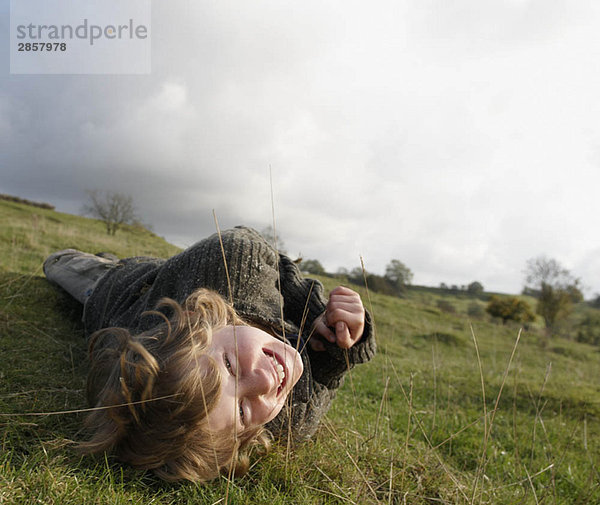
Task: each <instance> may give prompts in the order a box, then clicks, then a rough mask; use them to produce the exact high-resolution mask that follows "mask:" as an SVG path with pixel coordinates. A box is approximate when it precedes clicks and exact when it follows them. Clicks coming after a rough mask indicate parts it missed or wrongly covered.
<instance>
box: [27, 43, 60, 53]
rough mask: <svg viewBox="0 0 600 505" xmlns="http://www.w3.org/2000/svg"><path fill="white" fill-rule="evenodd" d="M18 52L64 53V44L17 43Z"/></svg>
mask: <svg viewBox="0 0 600 505" xmlns="http://www.w3.org/2000/svg"><path fill="white" fill-rule="evenodd" d="M17 50H18V51H28V52H29V51H34V52H35V51H46V52H50V51H66V50H67V43H66V42H19V44H18V49H17Z"/></svg>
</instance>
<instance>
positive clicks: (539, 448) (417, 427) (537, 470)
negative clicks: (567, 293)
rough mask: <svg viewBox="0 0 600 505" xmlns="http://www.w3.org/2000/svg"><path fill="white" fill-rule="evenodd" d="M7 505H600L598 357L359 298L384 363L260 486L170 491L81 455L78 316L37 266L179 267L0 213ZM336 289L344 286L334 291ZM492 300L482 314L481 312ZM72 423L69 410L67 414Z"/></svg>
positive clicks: (243, 482)
mask: <svg viewBox="0 0 600 505" xmlns="http://www.w3.org/2000/svg"><path fill="white" fill-rule="evenodd" d="M0 219H1V223H2V224H1V225H0V252H1V256H0V442H1V444H2V445H1V449H0V504H2V505H4V504H34V503H35V504H61V505H62V504H77V505H81V504H88V503H90V504H92V503H93V504H101V503H102V504H104V503H106V504H126V503H127V504H130V503H144V504H150V503H152V504H171V503H172V504H192V503H194V504H196V503H202V504H204V503H206V504H213V503H214V504H216V503H223V504H225V503H231V504H238V503H246V504H254V503H270V504H273V505H275V504H284V503H302V504H324V503H327V504H328V503H332V504H333V503H356V504H365V503H367V504H368V503H397V504H404V503H406V504H425V503H427V504H440V503H452V504H454V503H457V504H463V503H464V504H467V503H468V504H505V503H506V504H509V503H510V504H512V503H523V504H535V503H544V504H594V503H600V444H599V442H600V381H599V376H600V352H599V351H600V348H598V347H592V346H588V345H584V344H578V343H575V342H573V341H571V340H566V339H562V338H558V337H553V338H547V337H546V336H545V334H544V332H543V331H542V329H541V328H540V327H539V325H536V324H534V325H532V326H531V328H529V329H527V330H521V329H520V328H519V327H518V326H510V325H506V326H503V325H501V324H497V323H494V322H492V321H489V320H487V319H485V318H482V319H475V320H472V321H470V320H469V318H468V317H467V315H466V308H467V306H468V305H469V304H470V303H472V300H467V299H461V298H453V297H452V296H450V295H447V296H446V297H445V299H446V300H447V301H450V302H452V303H453V304H454V305H455V306H456V309H457V310H456V313H454V314H452V313H448V312H445V311H443V310H440V308H438V306H437V301H438V300H439V299H440V298H441V295H437V294H435V293H434V292H433V291H432V292H428V291H426V290H414V291H409V294H408V296H407V297H406V298H404V299H400V298H394V297H388V296H382V295H377V294H375V293H368V292H367V291H366V289H364V288H361V290H360V291H361V295H362V296H363V300H364V302H365V305H366V307H367V308H368V309H369V310H371V312H372V314H373V316H374V320H375V323H376V329H377V340H378V347H379V352H378V355H377V356H376V358H375V359H374V360H373V361H372V362H371V363H370V364H368V365H365V366H361V367H359V368H357V369H355V370H353V371H352V373H351V375H350V376H349V377H348V378H347V379H346V382H345V385H344V387H343V388H342V389H341V390H340V393H339V394H338V398H337V400H336V402H335V403H334V406H333V408H332V410H331V411H330V413H329V414H328V416H327V418H326V420H325V422H324V423H323V424H322V426H321V428H320V431H319V432H318V434H317V436H316V437H315V438H314V439H313V440H312V441H311V442H308V443H306V444H304V445H303V446H300V447H298V448H296V449H295V450H293V451H291V450H289V449H288V448H287V447H285V446H277V447H275V448H274V450H273V451H272V452H271V453H270V454H268V455H266V456H264V457H262V458H261V459H259V460H257V461H256V463H255V464H254V466H253V467H252V469H251V471H250V472H249V474H248V475H246V476H244V477H242V478H239V479H235V480H233V481H228V480H227V479H225V478H222V479H220V480H218V481H216V482H213V483H210V484H208V485H197V484H192V483H179V484H166V483H163V482H161V481H159V480H158V479H156V478H155V477H154V476H153V475H152V474H149V473H144V472H140V471H137V470H134V469H132V468H129V467H126V466H122V465H120V464H118V463H116V462H114V461H112V460H111V458H109V457H101V458H96V459H93V458H81V457H79V456H78V455H77V453H75V452H74V451H73V449H72V447H71V444H70V441H71V440H77V439H78V438H79V437H81V432H80V429H81V428H80V427H81V423H82V419H83V413H82V412H77V411H79V410H81V409H84V408H86V406H87V405H86V403H85V398H84V396H85V395H84V384H85V374H86V366H87V363H86V359H87V358H86V349H85V345H84V341H83V336H82V335H83V332H82V327H81V323H80V321H79V319H80V316H81V309H80V308H79V307H78V306H77V304H76V303H74V302H73V301H71V300H70V299H69V297H68V295H66V294H64V293H62V292H60V291H59V290H57V289H56V288H54V287H52V286H50V285H49V284H48V283H47V282H46V280H45V279H44V277H43V274H42V270H41V265H42V261H43V259H44V257H45V256H46V255H48V254H49V253H50V252H52V251H54V250H58V249H63V248H67V247H75V248H79V249H82V250H89V251H92V252H98V251H108V252H111V253H114V254H117V255H118V256H132V255H144V254H145V255H154V256H162V257H167V256H169V255H171V254H173V253H175V252H176V251H177V248H176V247H174V246H171V245H169V244H167V243H166V242H165V241H164V240H163V239H161V238H160V237H157V236H156V235H154V234H152V233H150V232H148V231H147V230H144V229H143V228H139V227H138V228H135V227H129V228H127V229H125V230H123V231H119V232H118V233H117V235H116V236H114V237H112V236H110V237H109V236H108V235H106V233H105V231H104V228H103V225H102V224H101V223H99V222H97V221H94V220H90V219H86V218H82V217H78V216H72V215H67V214H61V213H58V212H54V211H52V210H47V209H40V208H34V207H29V206H26V205H22V204H18V203H12V202H3V201H0ZM321 280H322V281H323V283H324V284H325V285H326V288H329V289H330V288H332V287H334V286H335V285H336V280H335V279H332V278H327V277H323V278H322V279H321ZM477 303H483V302H477ZM72 411H75V412H72Z"/></svg>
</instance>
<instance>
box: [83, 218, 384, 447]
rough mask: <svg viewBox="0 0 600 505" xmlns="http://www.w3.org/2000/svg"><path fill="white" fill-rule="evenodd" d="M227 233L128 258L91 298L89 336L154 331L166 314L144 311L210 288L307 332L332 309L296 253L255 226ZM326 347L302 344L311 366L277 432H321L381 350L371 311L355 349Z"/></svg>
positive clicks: (258, 315) (288, 330) (264, 320)
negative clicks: (346, 386) (343, 391)
mask: <svg viewBox="0 0 600 505" xmlns="http://www.w3.org/2000/svg"><path fill="white" fill-rule="evenodd" d="M221 239H222V242H223V250H222V249H221V243H220V241H219V236H218V235H217V234H214V235H212V236H210V237H208V238H207V239H204V240H201V241H200V242H198V243H196V244H194V245H193V246H191V247H190V248H188V249H186V250H185V251H183V252H182V253H180V254H178V255H176V256H173V257H172V258H170V259H168V260H161V259H157V258H147V257H137V258H128V259H124V260H121V261H120V262H119V263H117V265H116V266H115V267H114V268H112V269H111V270H109V271H108V273H107V274H106V275H105V276H104V277H102V278H101V279H100V281H99V282H98V284H97V285H96V287H95V288H94V292H93V293H92V294H91V296H90V298H89V299H88V301H87V302H86V304H85V310H84V324H85V330H86V334H87V335H90V334H91V333H93V332H94V331H96V330H99V329H101V328H107V327H111V326H118V327H123V328H128V329H129V330H130V331H132V332H134V333H137V332H141V331H144V330H147V329H150V328H151V327H153V326H154V325H156V324H157V323H158V322H159V321H160V320H159V319H158V318H157V317H156V316H150V317H147V316H145V317H141V314H142V312H144V311H147V310H152V309H154V308H155V306H156V304H157V302H158V301H159V300H160V299H161V298H163V297H169V298H172V299H174V300H176V301H177V302H179V303H183V302H184V301H185V299H186V298H187V297H188V296H189V295H190V294H191V293H192V292H194V291H195V290H196V289H198V288H201V287H203V288H209V289H213V290H215V291H217V292H218V293H220V294H221V295H222V296H223V297H224V298H225V299H227V300H232V301H233V305H234V307H235V309H236V311H237V312H238V314H239V315H240V316H241V317H242V318H244V319H246V320H247V321H249V322H251V323H252V322H255V323H257V324H259V325H263V326H265V325H266V326H268V327H271V328H273V329H275V330H276V331H279V332H282V331H284V332H285V334H288V335H289V334H296V335H300V336H301V337H303V338H304V339H306V338H308V336H309V334H310V331H311V329H312V327H313V324H314V322H315V319H316V318H317V317H318V316H319V315H320V314H322V313H323V312H324V311H325V308H326V303H327V300H326V298H325V297H324V294H323V286H322V284H321V283H320V282H319V281H316V280H312V279H306V278H304V277H303V276H302V274H301V273H300V270H299V269H298V267H297V265H296V264H295V263H294V262H293V261H292V260H290V258H288V257H287V256H285V255H283V254H278V253H277V252H276V251H275V249H274V248H273V247H272V246H271V245H270V244H268V243H267V242H266V241H265V240H264V239H263V237H262V236H261V235H260V234H258V233H257V232H256V231H255V230H252V229H250V228H245V227H236V228H234V229H232V230H227V231H224V232H222V233H221ZM223 251H224V253H225V259H226V264H227V272H228V274H229V283H228V281H227V275H226V269H225V266H224V265H225V263H224V261H223ZM280 285H281V289H279V288H280ZM230 291H231V292H230ZM282 310H283V316H284V321H282V320H281V313H282V312H281V311H282ZM325 347H326V351H324V352H315V351H313V350H312V349H310V346H306V347H305V348H304V350H302V352H301V355H302V360H303V362H304V372H303V374H302V377H301V378H300V380H299V381H298V383H297V384H296V386H294V390H293V393H292V394H291V402H288V403H289V404H290V405H291V407H288V408H284V409H283V410H282V411H281V412H280V413H279V415H278V416H277V417H276V418H275V419H274V420H273V421H271V422H270V423H269V425H268V426H267V427H268V428H269V429H270V430H271V432H272V433H273V434H274V435H276V436H279V435H281V434H285V433H286V432H287V428H288V420H291V424H290V426H291V432H292V438H293V439H295V440H303V439H306V438H308V437H310V436H311V435H312V434H313V433H314V432H315V430H316V428H317V425H318V423H319V420H320V418H321V417H322V416H323V415H324V414H325V413H326V412H327V410H329V406H330V404H331V400H332V399H333V397H334V396H335V392H336V389H337V388H338V387H339V386H340V385H341V382H342V379H343V376H344V375H345V373H346V372H347V371H348V369H349V367H350V368H352V367H353V366H354V365H355V364H358V363H364V362H366V361H368V360H370V359H371V358H372V357H373V355H374V354H375V339H374V336H373V330H372V325H371V321H370V316H369V315H368V314H367V316H366V321H365V330H364V332H363V336H362V338H361V339H360V341H359V342H357V343H356V344H355V345H354V346H353V347H352V348H351V349H348V350H344V349H340V348H339V347H337V346H336V345H334V344H330V343H328V342H325ZM348 365H349V366H348ZM289 408H291V412H290V411H289Z"/></svg>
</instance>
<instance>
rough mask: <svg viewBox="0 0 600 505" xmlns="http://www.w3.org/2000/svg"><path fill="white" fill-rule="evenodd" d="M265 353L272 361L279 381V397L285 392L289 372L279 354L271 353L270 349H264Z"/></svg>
mask: <svg viewBox="0 0 600 505" xmlns="http://www.w3.org/2000/svg"><path fill="white" fill-rule="evenodd" d="M263 352H264V353H265V354H266V355H267V356H268V357H269V359H270V360H271V363H272V364H273V369H274V370H275V374H276V377H277V378H278V379H279V386H278V387H277V393H276V395H277V396H279V394H280V393H281V392H282V391H283V389H284V387H285V385H286V383H287V378H288V370H287V367H286V364H285V361H284V360H283V359H282V358H281V356H279V354H277V353H276V352H273V351H271V350H270V349H263Z"/></svg>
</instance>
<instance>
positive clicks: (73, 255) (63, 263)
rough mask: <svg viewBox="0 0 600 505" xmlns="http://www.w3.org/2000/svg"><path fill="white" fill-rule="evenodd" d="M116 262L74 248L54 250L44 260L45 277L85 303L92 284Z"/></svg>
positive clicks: (91, 289) (92, 287)
mask: <svg viewBox="0 0 600 505" xmlns="http://www.w3.org/2000/svg"><path fill="white" fill-rule="evenodd" d="M116 264H117V262H116V261H115V260H113V259H107V258H101V257H100V256H95V255H93V254H89V253H84V252H81V251H78V250H76V249H64V250H62V251H58V252H55V253H54V254H51V255H50V256H48V258H46V261H44V274H46V278H47V279H48V280H49V281H51V282H53V283H55V284H58V285H59V286H60V287H61V288H63V289H64V290H65V291H66V292H67V293H69V294H70V295H71V296H72V297H73V298H75V299H76V300H77V301H79V302H80V303H83V304H85V302H86V300H87V299H88V297H89V296H90V295H91V294H92V291H93V290H94V286H95V285H96V283H97V282H98V280H99V279H100V277H102V276H103V275H104V274H105V273H106V272H107V271H108V270H109V269H111V268H113V267H114V266H115V265H116Z"/></svg>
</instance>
